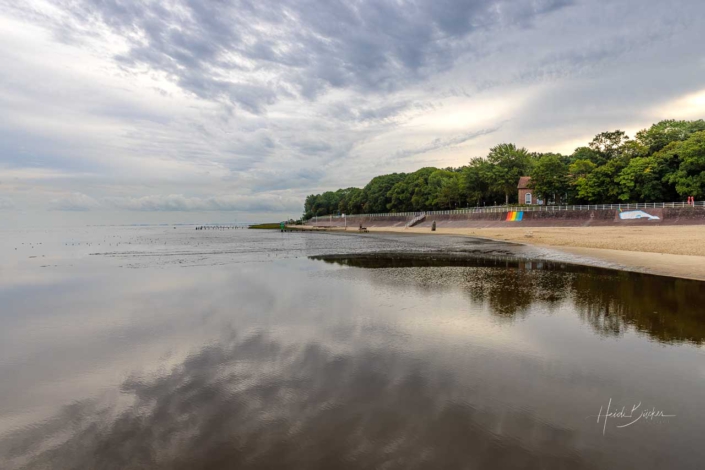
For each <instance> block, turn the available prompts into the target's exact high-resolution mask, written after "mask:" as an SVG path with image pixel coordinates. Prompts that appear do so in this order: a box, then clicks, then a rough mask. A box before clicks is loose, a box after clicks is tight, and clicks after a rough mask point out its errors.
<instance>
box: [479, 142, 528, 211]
mask: <svg viewBox="0 0 705 470" xmlns="http://www.w3.org/2000/svg"><path fill="white" fill-rule="evenodd" d="M487 161H488V162H489V163H490V164H491V165H492V172H491V181H492V186H493V187H494V188H495V189H497V190H498V191H501V192H502V193H504V197H505V204H507V205H509V197H510V196H513V195H514V194H515V193H516V192H517V183H519V178H520V177H522V176H526V175H528V173H529V170H530V167H531V159H530V157H529V152H528V151H527V150H526V149H525V148H523V147H522V148H517V147H516V145H514V144H499V145H497V146H496V147H492V148H491V149H490V153H489V155H488V156H487Z"/></svg>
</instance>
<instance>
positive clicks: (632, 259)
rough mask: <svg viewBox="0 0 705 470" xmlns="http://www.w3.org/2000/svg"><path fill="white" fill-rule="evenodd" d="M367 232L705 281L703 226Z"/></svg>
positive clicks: (390, 228) (398, 229)
mask: <svg viewBox="0 0 705 470" xmlns="http://www.w3.org/2000/svg"><path fill="white" fill-rule="evenodd" d="M369 230H370V231H371V232H398V233H419V234H421V233H422V234H431V233H436V234H439V235H464V236H470V237H479V238H488V239H492V240H501V241H508V242H514V243H521V244H527V245H533V246H540V247H546V248H551V249H555V250H558V251H562V252H565V253H570V254H572V255H575V256H576V257H577V259H576V262H586V264H589V261H590V260H591V259H592V260H599V261H602V262H607V263H610V264H612V265H614V266H615V267H618V268H622V269H627V270H633V271H639V272H648V273H652V274H659V275H664V276H672V277H680V278H684V279H698V280H705V226H702V225H700V226H698V225H695V226H655V227H644V226H638V227H541V228H526V227H517V228H485V229H473V228H439V229H438V230H437V231H436V232H431V231H430V230H429V229H428V228H425V227H424V228H408V229H406V228H403V227H385V228H381V227H380V228H370V229H369Z"/></svg>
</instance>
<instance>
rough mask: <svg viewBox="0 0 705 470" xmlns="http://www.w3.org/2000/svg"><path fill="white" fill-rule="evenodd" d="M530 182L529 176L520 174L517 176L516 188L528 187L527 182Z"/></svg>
mask: <svg viewBox="0 0 705 470" xmlns="http://www.w3.org/2000/svg"><path fill="white" fill-rule="evenodd" d="M530 182H531V176H522V177H521V178H519V184H518V185H517V189H529V183H530Z"/></svg>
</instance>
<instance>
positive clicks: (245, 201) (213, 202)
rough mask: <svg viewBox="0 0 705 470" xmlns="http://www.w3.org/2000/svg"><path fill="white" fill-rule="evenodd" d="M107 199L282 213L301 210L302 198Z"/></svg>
mask: <svg viewBox="0 0 705 470" xmlns="http://www.w3.org/2000/svg"><path fill="white" fill-rule="evenodd" d="M105 201H106V202H108V203H110V204H112V205H113V206H114V207H116V208H119V209H123V210H128V211H184V212H198V211H241V212H282V211H300V210H301V208H302V203H301V199H299V198H297V197H291V196H288V197H284V196H277V195H274V194H267V193H262V194H257V195H224V196H213V197H206V198H200V197H186V196H183V195H181V194H170V195H167V196H163V195H152V196H143V197H139V198H132V197H109V198H105Z"/></svg>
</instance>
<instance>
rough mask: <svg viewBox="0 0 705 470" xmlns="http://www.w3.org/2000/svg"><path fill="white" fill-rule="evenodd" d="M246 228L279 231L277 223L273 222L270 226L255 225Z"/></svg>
mask: <svg viewBox="0 0 705 470" xmlns="http://www.w3.org/2000/svg"><path fill="white" fill-rule="evenodd" d="M247 228H255V229H263V230H279V222H275V223H271V224H255V225H250V226H249V227H247Z"/></svg>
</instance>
